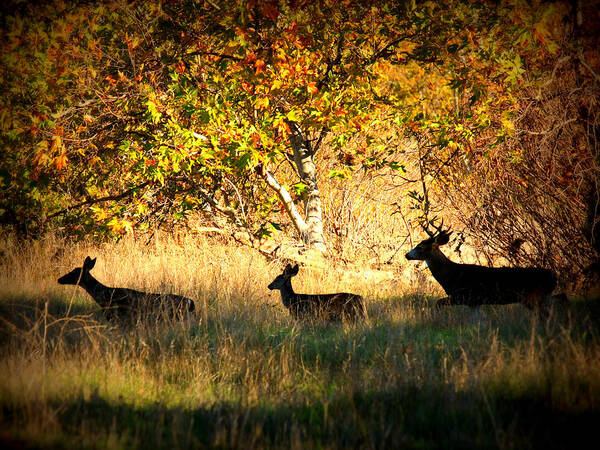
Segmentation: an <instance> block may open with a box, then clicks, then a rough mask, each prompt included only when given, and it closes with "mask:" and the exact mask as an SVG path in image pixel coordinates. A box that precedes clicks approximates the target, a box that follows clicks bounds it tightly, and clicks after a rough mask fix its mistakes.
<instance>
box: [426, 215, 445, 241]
mask: <svg viewBox="0 0 600 450" xmlns="http://www.w3.org/2000/svg"><path fill="white" fill-rule="evenodd" d="M435 219H436V218H435V217H434V218H433V219H431V220H426V221H425V222H424V223H425V224H424V225H423V223H421V224H420V225H421V228H423V231H425V233H427V234H428V235H429V237H435V236H437V235H438V234H440V233H442V228H443V227H444V219H442V222H441V223H440V226H439V227H438V226H435V225H434V222H435ZM429 225H431V226H432V227H433V228H435V231H431V230H430V228H429Z"/></svg>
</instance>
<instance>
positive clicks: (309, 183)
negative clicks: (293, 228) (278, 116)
mask: <svg viewBox="0 0 600 450" xmlns="http://www.w3.org/2000/svg"><path fill="white" fill-rule="evenodd" d="M287 124H288V126H289V127H290V134H289V139H290V144H291V146H292V151H293V152H294V162H295V163H296V167H297V169H298V174H299V175H300V179H301V180H302V183H304V184H305V185H306V192H305V194H304V196H303V197H304V198H303V200H304V215H305V222H306V229H305V231H304V233H302V235H301V238H302V240H303V242H304V243H305V244H307V245H308V246H310V247H314V248H316V249H319V250H322V251H324V250H325V249H326V246H325V238H324V236H323V211H322V208H321V194H320V192H319V185H318V182H317V169H316V167H315V161H314V152H313V150H312V148H311V145H310V142H309V141H308V140H307V139H306V138H305V137H304V135H303V133H302V129H301V128H300V125H299V124H298V123H297V122H293V121H289V120H288V121H287Z"/></svg>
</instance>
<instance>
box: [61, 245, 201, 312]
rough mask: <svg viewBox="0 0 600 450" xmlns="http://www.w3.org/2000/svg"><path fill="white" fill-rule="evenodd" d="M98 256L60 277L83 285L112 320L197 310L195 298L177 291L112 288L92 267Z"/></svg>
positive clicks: (86, 259)
mask: <svg viewBox="0 0 600 450" xmlns="http://www.w3.org/2000/svg"><path fill="white" fill-rule="evenodd" d="M95 265H96V258H94V259H91V258H90V257H89V256H88V257H87V258H85V261H84V262H83V266H82V267H77V268H75V269H73V270H72V271H71V272H69V273H67V274H66V275H63V276H62V277H60V278H59V279H58V283H59V284H72V285H76V286H81V287H82V288H84V289H85V290H86V291H87V293H88V294H90V295H91V297H92V298H93V299H94V300H95V301H96V303H98V304H99V305H100V306H101V307H102V310H103V312H104V315H105V317H106V318H107V319H108V320H109V321H112V320H115V319H117V320H124V319H126V320H132V319H136V318H144V317H149V316H152V317H154V316H155V315H156V314H157V313H158V314H162V313H166V314H167V315H168V316H173V315H174V314H181V313H184V312H192V311H194V308H195V304H194V301H193V300H191V299H189V298H186V297H182V296H181V295H174V294H150V293H146V292H140V291H135V290H133V289H127V288H115V287H108V286H105V285H103V284H102V283H100V282H99V281H98V280H96V279H95V278H94V277H93V276H92V275H91V274H90V270H92V269H93V268H94V266H95Z"/></svg>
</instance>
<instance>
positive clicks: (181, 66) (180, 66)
mask: <svg viewBox="0 0 600 450" xmlns="http://www.w3.org/2000/svg"><path fill="white" fill-rule="evenodd" d="M175 72H177V73H178V74H180V75H181V74H183V73H184V72H185V64H184V63H183V62H181V61H179V62H178V63H176V64H175Z"/></svg>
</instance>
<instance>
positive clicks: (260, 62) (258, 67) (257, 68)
mask: <svg viewBox="0 0 600 450" xmlns="http://www.w3.org/2000/svg"><path fill="white" fill-rule="evenodd" d="M265 65H266V64H265V62H264V61H263V60H262V59H257V60H256V61H255V62H254V68H255V74H256V75H258V74H259V73H261V72H262V71H263V70H265Z"/></svg>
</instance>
